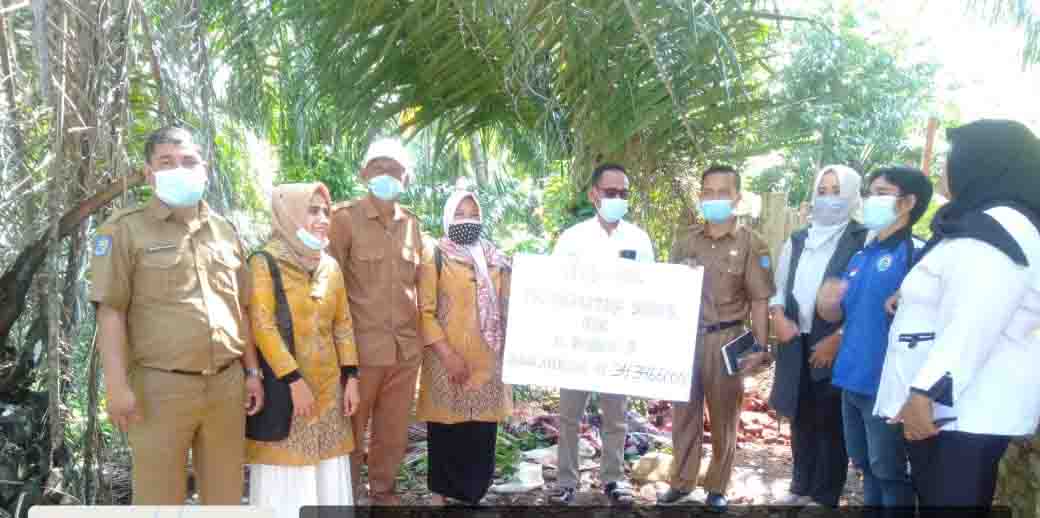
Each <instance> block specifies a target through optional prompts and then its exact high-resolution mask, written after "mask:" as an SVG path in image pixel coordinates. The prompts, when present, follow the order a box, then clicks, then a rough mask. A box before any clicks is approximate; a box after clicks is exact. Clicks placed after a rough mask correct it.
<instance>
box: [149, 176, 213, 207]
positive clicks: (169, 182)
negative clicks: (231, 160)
mask: <svg viewBox="0 0 1040 518" xmlns="http://www.w3.org/2000/svg"><path fill="white" fill-rule="evenodd" d="M154 175H155V195H156V196H158V197H159V199H160V200H162V201H163V203H165V204H166V205H168V206H170V207H173V208H186V207H194V206H195V205H196V204H198V203H199V200H201V199H202V194H203V193H205V192H206V170H205V169H203V168H202V166H196V167H193V168H190V169H189V168H186V167H178V168H176V169H166V170H163V171H155V173H154Z"/></svg>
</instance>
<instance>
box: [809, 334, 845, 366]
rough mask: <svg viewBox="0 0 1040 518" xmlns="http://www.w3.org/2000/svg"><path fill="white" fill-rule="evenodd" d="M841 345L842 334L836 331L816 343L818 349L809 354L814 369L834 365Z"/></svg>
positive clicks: (810, 363)
mask: <svg viewBox="0 0 1040 518" xmlns="http://www.w3.org/2000/svg"><path fill="white" fill-rule="evenodd" d="M840 345H841V335H839V334H837V333H834V334H832V335H830V336H828V337H827V338H824V339H823V340H820V341H819V342H818V343H817V344H816V349H814V350H813V353H812V354H811V355H810V356H809V365H810V366H811V367H813V368H814V369H827V368H830V367H831V366H832V365H834V358H835V357H836V356H838V347H839V346H840Z"/></svg>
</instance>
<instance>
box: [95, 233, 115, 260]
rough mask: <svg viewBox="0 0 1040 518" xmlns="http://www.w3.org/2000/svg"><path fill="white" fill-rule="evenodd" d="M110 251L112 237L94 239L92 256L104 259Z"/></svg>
mask: <svg viewBox="0 0 1040 518" xmlns="http://www.w3.org/2000/svg"><path fill="white" fill-rule="evenodd" d="M111 251H112V236H98V237H97V238H96V239H94V255H95V256H97V257H104V256H106V255H108V254H109V253H110V252H111Z"/></svg>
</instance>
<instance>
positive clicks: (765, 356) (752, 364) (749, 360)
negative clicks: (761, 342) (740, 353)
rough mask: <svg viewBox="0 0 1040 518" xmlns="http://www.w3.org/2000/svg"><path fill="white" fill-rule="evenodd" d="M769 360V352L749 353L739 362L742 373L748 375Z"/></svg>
mask: <svg viewBox="0 0 1040 518" xmlns="http://www.w3.org/2000/svg"><path fill="white" fill-rule="evenodd" d="M768 360H769V353H768V352H767V351H761V352H757V353H748V354H747V355H745V356H744V357H743V358H741V359H740V360H739V363H740V373H741V374H747V373H749V372H751V371H753V370H755V369H757V368H759V367H761V366H762V365H764V364H765V363H766V362H767V361H768Z"/></svg>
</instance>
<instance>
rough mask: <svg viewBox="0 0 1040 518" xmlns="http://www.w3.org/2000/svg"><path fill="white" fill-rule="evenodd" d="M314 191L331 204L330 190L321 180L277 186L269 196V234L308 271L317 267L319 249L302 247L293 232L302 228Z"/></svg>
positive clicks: (319, 255)
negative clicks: (271, 233) (270, 231)
mask: <svg viewBox="0 0 1040 518" xmlns="http://www.w3.org/2000/svg"><path fill="white" fill-rule="evenodd" d="M315 194H320V195H321V197H322V198H325V202H326V203H328V204H329V205H330V206H331V205H332V196H331V195H330V194H329V189H328V187H325V184H323V183H321V182H315V183H287V184H282V185H278V186H276V187H275V188H274V192H273V193H272V195H271V220H272V221H271V229H272V231H273V235H272V237H273V238H274V239H277V240H279V241H281V242H282V243H284V244H285V245H286V248H288V251H289V252H290V254H291V255H292V256H293V258H294V259H295V260H296V262H297V263H298V264H299V265H300V266H302V267H303V268H304V269H305V270H307V271H308V272H313V271H314V270H315V269H317V268H318V264H319V263H320V262H321V254H322V251H321V250H312V249H310V248H308V247H307V246H305V245H304V244H303V242H302V241H300V238H298V237H296V232H297V230H299V229H301V228H303V226H304V221H306V219H307V208H308V207H309V206H310V204H311V198H313V197H314V195H315Z"/></svg>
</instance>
